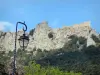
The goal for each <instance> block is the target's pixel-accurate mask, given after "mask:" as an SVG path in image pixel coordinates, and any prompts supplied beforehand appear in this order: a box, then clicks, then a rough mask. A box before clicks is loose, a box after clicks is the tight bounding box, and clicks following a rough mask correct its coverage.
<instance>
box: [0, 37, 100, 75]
mask: <svg viewBox="0 0 100 75" xmlns="http://www.w3.org/2000/svg"><path fill="white" fill-rule="evenodd" d="M69 38H70V39H71V40H70V41H69V43H66V44H65V45H64V47H63V48H60V49H57V50H50V51H46V50H44V51H42V50H41V49H38V50H36V49H33V51H26V50H25V51H23V50H21V49H18V50H17V58H16V62H17V71H18V72H19V73H20V75H21V73H25V75H33V74H35V75H81V73H82V75H100V64H99V63H100V45H99V43H100V40H99V38H96V37H92V38H93V39H94V40H95V41H96V46H89V47H86V41H87V40H86V39H85V38H83V37H77V36H75V35H73V36H71V37H69ZM11 57H13V52H11V51H10V52H9V53H5V52H1V53H0V65H1V66H0V73H2V74H1V75H3V73H5V74H6V73H7V72H6V71H7V70H9V69H8V68H11ZM32 61H35V62H32ZM2 66H5V67H2ZM9 66H10V67H9ZM5 70H6V71H5Z"/></svg>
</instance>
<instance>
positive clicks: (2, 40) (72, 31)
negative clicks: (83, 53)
mask: <svg viewBox="0 0 100 75" xmlns="http://www.w3.org/2000/svg"><path fill="white" fill-rule="evenodd" d="M22 33H23V32H22V31H19V32H18V38H19V36H20V35H22ZM33 33H34V34H33V35H29V39H30V41H29V44H28V47H27V50H29V51H30V50H33V49H34V48H36V49H42V50H52V49H58V48H62V47H63V46H64V44H65V43H67V42H68V41H69V38H68V37H69V36H71V35H77V36H82V37H85V38H87V46H89V45H92V44H93V45H94V44H95V42H94V41H93V40H92V38H91V35H92V34H95V35H96V36H97V37H98V36H99V35H98V34H97V33H96V32H95V31H94V30H93V29H91V27H90V22H84V23H81V24H75V25H73V26H69V27H68V26H65V27H62V28H59V29H52V28H51V27H49V26H48V23H47V22H45V21H44V22H42V23H39V24H38V25H37V26H36V28H35V29H34V32H33ZM14 38H15V33H11V32H1V31H0V50H4V51H10V50H13V49H14V42H15V40H14ZM19 47H20V46H19V43H18V41H17V49H18V48H19Z"/></svg>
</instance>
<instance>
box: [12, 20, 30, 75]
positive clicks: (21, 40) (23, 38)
mask: <svg viewBox="0 0 100 75" xmlns="http://www.w3.org/2000/svg"><path fill="white" fill-rule="evenodd" d="M18 24H22V25H23V26H24V27H25V29H24V27H23V31H24V33H23V35H22V36H20V38H19V39H18V40H19V44H20V46H21V47H23V50H24V48H26V47H27V45H28V43H29V37H28V36H26V35H25V31H27V25H26V24H25V22H24V23H22V22H17V23H16V33H15V49H14V60H13V74H12V75H15V73H16V48H17V47H16V42H17V27H18Z"/></svg>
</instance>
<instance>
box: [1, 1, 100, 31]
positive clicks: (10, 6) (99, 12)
mask: <svg viewBox="0 0 100 75" xmlns="http://www.w3.org/2000/svg"><path fill="white" fill-rule="evenodd" d="M17 21H22V22H23V21H25V22H26V24H27V26H28V31H29V30H30V29H32V28H34V27H35V26H36V24H38V23H40V22H42V21H48V23H49V26H50V27H52V28H61V27H62V26H63V25H64V26H65V25H66V26H70V25H73V24H80V23H82V22H85V21H91V26H92V28H94V29H96V31H97V32H100V0H0V30H4V31H15V25H16V22H17ZM20 28H21V26H19V29H20Z"/></svg>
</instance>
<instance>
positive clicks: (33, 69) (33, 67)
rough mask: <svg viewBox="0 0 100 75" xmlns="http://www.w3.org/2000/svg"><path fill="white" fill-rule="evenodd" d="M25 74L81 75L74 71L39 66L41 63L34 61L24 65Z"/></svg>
mask: <svg viewBox="0 0 100 75" xmlns="http://www.w3.org/2000/svg"><path fill="white" fill-rule="evenodd" d="M24 70H25V75H33V74H34V75H82V74H81V73H74V72H63V71H60V70H59V68H55V67H50V66H48V67H47V68H43V67H41V65H39V64H36V63H35V62H30V63H29V65H28V66H25V67H24Z"/></svg>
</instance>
